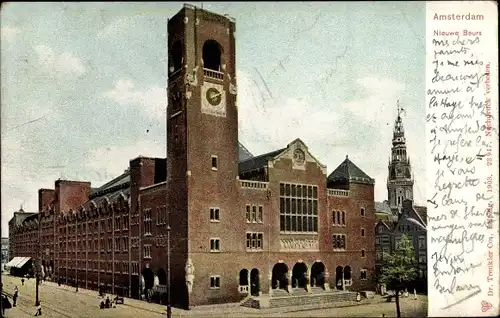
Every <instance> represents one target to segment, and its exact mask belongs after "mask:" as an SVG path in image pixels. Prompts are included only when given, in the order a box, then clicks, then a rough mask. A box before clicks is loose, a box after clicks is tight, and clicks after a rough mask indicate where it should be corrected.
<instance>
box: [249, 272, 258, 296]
mask: <svg viewBox="0 0 500 318" xmlns="http://www.w3.org/2000/svg"><path fill="white" fill-rule="evenodd" d="M250 294H251V295H252V296H259V294H260V279H259V270H258V269H257V268H254V269H252V270H251V271H250Z"/></svg>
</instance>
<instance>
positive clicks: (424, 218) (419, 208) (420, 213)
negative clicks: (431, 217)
mask: <svg viewBox="0 0 500 318" xmlns="http://www.w3.org/2000/svg"><path fill="white" fill-rule="evenodd" d="M414 208H415V212H417V214H418V216H420V218H421V219H422V221H423V222H424V224H427V207H426V206H419V205H415V206H414Z"/></svg>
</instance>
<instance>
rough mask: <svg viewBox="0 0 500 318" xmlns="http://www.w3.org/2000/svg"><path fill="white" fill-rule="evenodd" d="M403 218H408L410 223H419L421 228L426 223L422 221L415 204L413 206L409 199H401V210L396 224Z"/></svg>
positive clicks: (424, 226) (424, 227) (423, 228)
mask: <svg viewBox="0 0 500 318" xmlns="http://www.w3.org/2000/svg"><path fill="white" fill-rule="evenodd" d="M403 220H405V221H406V220H408V221H409V222H411V223H414V224H416V225H419V226H420V227H421V228H422V230H425V229H426V224H427V223H426V222H424V220H423V219H422V217H421V216H420V214H419V213H418V212H417V210H416V209H415V206H413V201H411V200H404V201H403V212H402V213H401V215H400V217H399V220H398V223H397V225H399V224H400V223H401V221H403Z"/></svg>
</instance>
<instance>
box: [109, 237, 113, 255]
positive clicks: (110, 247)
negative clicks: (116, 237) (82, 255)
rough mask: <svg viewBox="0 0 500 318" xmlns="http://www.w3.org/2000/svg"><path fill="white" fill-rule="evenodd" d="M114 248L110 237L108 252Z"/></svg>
mask: <svg viewBox="0 0 500 318" xmlns="http://www.w3.org/2000/svg"><path fill="white" fill-rule="evenodd" d="M112 249H113V241H112V239H111V238H108V252H111V250H112Z"/></svg>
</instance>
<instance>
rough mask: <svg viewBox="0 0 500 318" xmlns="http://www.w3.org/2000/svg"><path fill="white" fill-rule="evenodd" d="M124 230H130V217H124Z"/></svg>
mask: <svg viewBox="0 0 500 318" xmlns="http://www.w3.org/2000/svg"><path fill="white" fill-rule="evenodd" d="M123 229H124V230H128V215H125V216H123Z"/></svg>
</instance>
